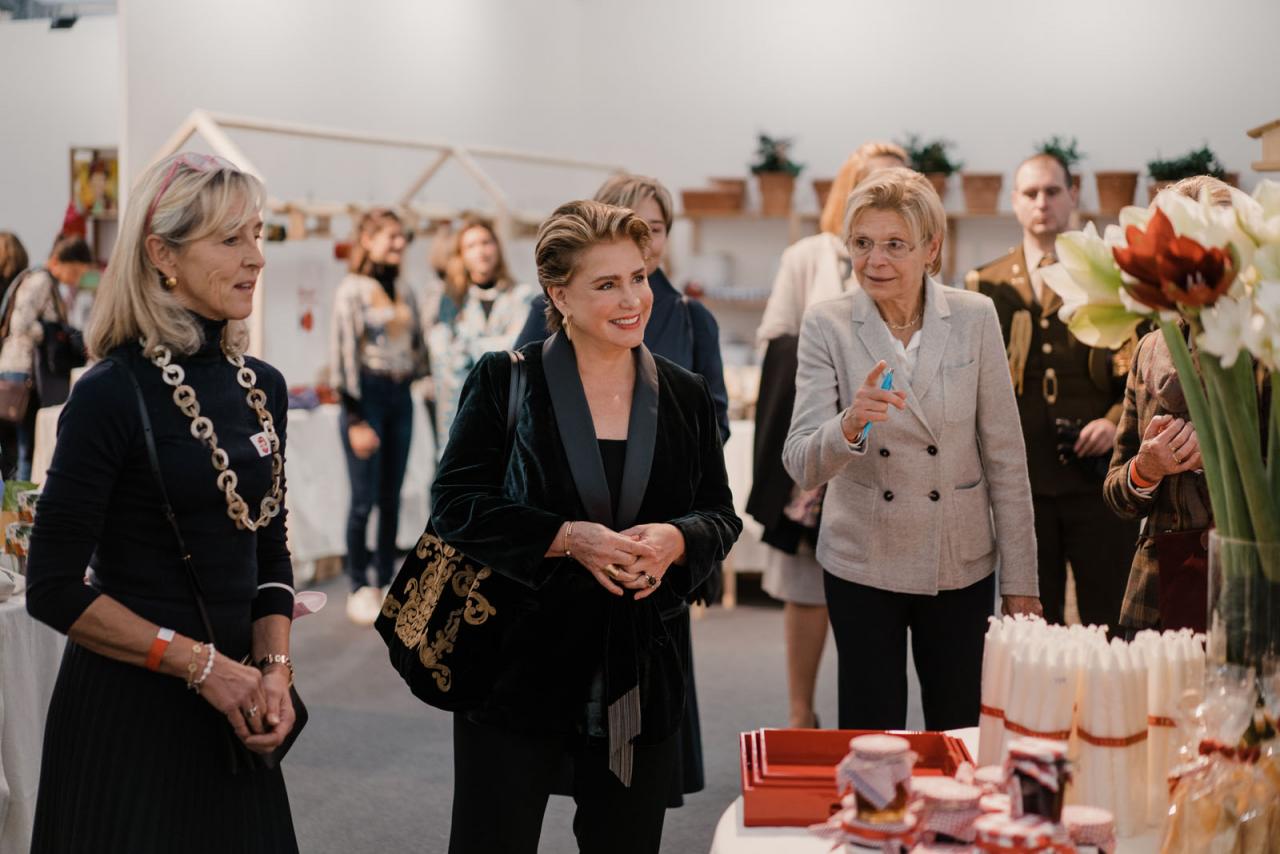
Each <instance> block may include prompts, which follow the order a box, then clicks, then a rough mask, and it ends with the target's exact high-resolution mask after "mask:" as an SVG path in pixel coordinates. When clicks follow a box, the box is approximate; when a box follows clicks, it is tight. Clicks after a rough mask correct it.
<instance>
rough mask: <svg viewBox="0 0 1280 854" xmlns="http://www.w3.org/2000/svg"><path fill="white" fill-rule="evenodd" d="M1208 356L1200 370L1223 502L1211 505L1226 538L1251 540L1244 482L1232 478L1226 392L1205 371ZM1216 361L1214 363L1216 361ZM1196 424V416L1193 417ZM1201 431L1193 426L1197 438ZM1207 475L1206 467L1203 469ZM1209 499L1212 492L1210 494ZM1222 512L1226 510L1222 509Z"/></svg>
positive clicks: (1234, 467) (1211, 373)
mask: <svg viewBox="0 0 1280 854" xmlns="http://www.w3.org/2000/svg"><path fill="white" fill-rule="evenodd" d="M1211 359H1212V357H1210V358H1209V359H1201V360H1200V370H1201V374H1202V376H1203V377H1204V385H1205V391H1206V393H1207V395H1208V401H1209V432H1210V433H1212V434H1213V441H1214V445H1215V447H1216V448H1217V453H1218V475H1217V480H1218V483H1219V485H1220V487H1221V489H1222V494H1223V503H1222V504H1221V505H1218V504H1215V505H1214V507H1213V520H1214V524H1215V525H1217V527H1218V530H1219V531H1221V532H1222V533H1223V534H1225V535H1226V536H1228V537H1233V538H1235V539H1239V540H1252V539H1254V535H1253V526H1252V525H1251V524H1250V518H1249V507H1248V499H1247V498H1246V496H1245V492H1244V485H1243V484H1242V483H1241V480H1240V478H1239V477H1233V476H1232V473H1233V472H1234V470H1235V469H1236V462H1235V454H1234V452H1233V449H1232V447H1231V431H1230V430H1229V429H1228V427H1227V410H1226V404H1225V400H1224V398H1225V396H1226V394H1227V393H1226V392H1225V391H1224V390H1223V387H1222V384H1221V383H1220V382H1217V381H1216V380H1217V377H1216V375H1215V374H1214V373H1213V372H1212V371H1210V370H1206V365H1207V364H1208V363H1209V362H1210V361H1211ZM1215 364H1216V363H1215ZM1192 423H1195V416H1194V415H1193V416H1192ZM1203 433H1204V431H1202V430H1200V429H1199V428H1198V427H1197V428H1196V437H1197V438H1200V437H1201V436H1203ZM1205 475H1206V477H1207V476H1208V469H1205ZM1210 498H1211V499H1212V494H1211V495H1210ZM1224 511H1225V512H1224Z"/></svg>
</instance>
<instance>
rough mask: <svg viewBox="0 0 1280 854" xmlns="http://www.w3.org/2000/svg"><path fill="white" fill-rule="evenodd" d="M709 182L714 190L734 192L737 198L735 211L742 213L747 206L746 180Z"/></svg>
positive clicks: (724, 179) (722, 179) (719, 179)
mask: <svg viewBox="0 0 1280 854" xmlns="http://www.w3.org/2000/svg"><path fill="white" fill-rule="evenodd" d="M709 180H710V183H711V186H712V187H713V188H714V189H717V190H725V191H728V192H732V193H733V194H734V195H735V196H736V197H737V203H736V204H735V205H734V210H739V211H740V210H742V209H743V208H745V207H746V206H747V179H746V178H711V179H709Z"/></svg>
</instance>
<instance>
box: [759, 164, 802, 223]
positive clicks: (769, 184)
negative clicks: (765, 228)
mask: <svg viewBox="0 0 1280 854" xmlns="http://www.w3.org/2000/svg"><path fill="white" fill-rule="evenodd" d="M756 180H757V181H759V182H760V213H762V214H764V215H765V216H790V214H791V196H792V195H793V194H794V193H795V190H796V176H794V175H791V174H789V173H787V172H761V173H759V174H757V175H756Z"/></svg>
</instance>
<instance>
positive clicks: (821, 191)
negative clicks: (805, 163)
mask: <svg viewBox="0 0 1280 854" xmlns="http://www.w3.org/2000/svg"><path fill="white" fill-rule="evenodd" d="M834 183H835V181H834V180H833V179H831V178H814V179H813V194H814V195H815V196H817V197H818V211H819V212H821V211H822V210H823V209H824V208H825V207H826V206H827V196H829V195H831V185H832V184H834Z"/></svg>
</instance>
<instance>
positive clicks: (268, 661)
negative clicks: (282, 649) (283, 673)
mask: <svg viewBox="0 0 1280 854" xmlns="http://www.w3.org/2000/svg"><path fill="white" fill-rule="evenodd" d="M273 664H283V665H284V666H285V667H287V668H289V684H290V685H292V684H293V676H294V673H293V659H291V658H290V657H289V656H287V655H284V654H283V653H278V652H277V653H272V654H270V655H264V656H262V658H259V659H258V661H257V665H258V669H259V670H261V671H262V672H263V673H266V672H267V668H268V667H270V666H271V665H273Z"/></svg>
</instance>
